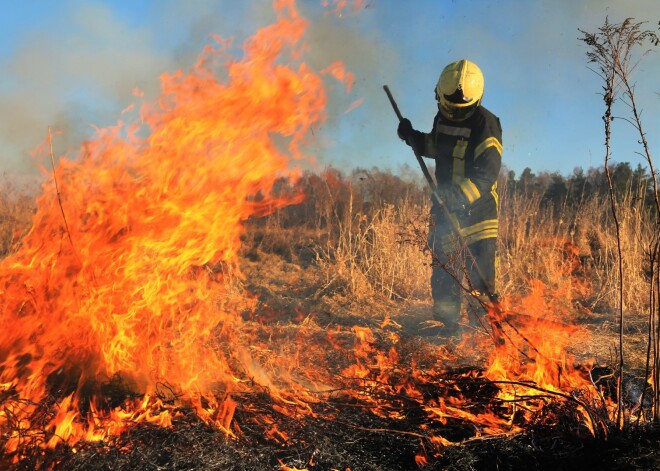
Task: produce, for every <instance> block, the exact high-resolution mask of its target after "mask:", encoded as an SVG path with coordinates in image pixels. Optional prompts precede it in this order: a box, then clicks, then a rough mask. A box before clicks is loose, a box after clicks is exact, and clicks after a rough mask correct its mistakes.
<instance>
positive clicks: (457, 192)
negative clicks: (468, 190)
mask: <svg viewBox="0 0 660 471" xmlns="http://www.w3.org/2000/svg"><path fill="white" fill-rule="evenodd" d="M437 192H438V196H439V197H440V199H441V200H442V202H443V203H444V204H445V206H446V207H447V209H448V210H449V211H450V212H452V213H457V212H460V211H465V210H466V209H467V207H468V205H469V202H468V200H467V197H466V196H465V195H464V194H463V191H461V189H460V188H459V187H457V186H452V187H450V188H448V189H446V190H440V189H438V190H437Z"/></svg>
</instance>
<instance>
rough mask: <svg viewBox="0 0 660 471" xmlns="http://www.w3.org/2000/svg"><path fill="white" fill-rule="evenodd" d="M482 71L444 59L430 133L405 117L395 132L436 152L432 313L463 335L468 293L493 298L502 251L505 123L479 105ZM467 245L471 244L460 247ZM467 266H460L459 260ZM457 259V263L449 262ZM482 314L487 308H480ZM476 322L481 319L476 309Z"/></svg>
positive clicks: (449, 332) (427, 153)
mask: <svg viewBox="0 0 660 471" xmlns="http://www.w3.org/2000/svg"><path fill="white" fill-rule="evenodd" d="M483 92H484V77H483V74H482V72H481V70H480V69H479V67H478V66H477V65H476V64H475V63H473V62H470V61H469V60H466V59H462V60H459V61H456V62H452V63H451V64H449V65H447V66H446V67H445V68H444V69H443V71H442V73H441V74H440V79H439V80H438V83H437V85H436V88H435V98H436V100H437V103H438V113H437V115H436V116H435V119H434V121H433V128H432V130H431V132H430V133H424V132H420V131H417V130H415V129H413V127H412V124H411V123H410V120H408V119H405V118H404V119H402V120H401V121H400V123H399V127H398V129H397V134H398V136H399V137H400V138H401V139H403V140H404V141H406V143H407V144H408V145H410V146H411V147H413V149H415V151H416V152H417V153H418V154H420V155H422V156H424V157H427V158H431V159H434V160H435V180H436V184H437V192H438V196H439V199H440V200H441V201H442V202H444V204H445V206H446V209H443V208H442V207H441V205H440V204H439V203H438V201H437V199H436V198H433V202H432V206H431V224H430V230H429V240H428V242H429V247H430V248H431V249H432V250H433V258H434V263H433V270H432V275H431V292H432V295H433V317H434V319H435V320H436V321H439V322H441V323H442V325H443V327H442V331H441V332H440V335H441V336H442V337H453V336H456V335H459V333H460V328H459V320H460V316H461V308H462V299H463V293H464V292H465V291H468V292H469V293H470V294H472V296H474V297H476V298H477V299H478V300H479V301H480V304H481V306H484V305H485V303H487V302H490V301H494V296H495V293H496V291H495V265H496V258H497V230H498V217H497V177H498V174H499V172H500V167H501V163H502V128H501V126H500V121H499V118H497V116H495V115H494V114H492V113H491V112H490V111H488V110H487V109H486V108H484V107H483V106H482V105H481V99H482V97H483ZM462 244H464V245H463V249H464V248H465V246H467V249H468V250H461V245H462ZM457 260H458V261H461V263H460V264H459V265H460V266H462V267H463V270H460V269H457V268H456V261H457ZM452 267H453V268H452ZM479 312H480V313H481V314H483V312H484V311H483V310H479ZM470 321H471V322H472V323H479V319H478V318H476V319H475V318H474V317H472V318H471V319H470Z"/></svg>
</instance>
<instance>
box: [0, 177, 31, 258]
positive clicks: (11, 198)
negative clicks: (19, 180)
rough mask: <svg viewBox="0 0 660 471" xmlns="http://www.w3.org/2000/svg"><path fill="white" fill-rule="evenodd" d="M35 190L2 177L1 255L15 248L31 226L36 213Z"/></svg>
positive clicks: (0, 214)
mask: <svg viewBox="0 0 660 471" xmlns="http://www.w3.org/2000/svg"><path fill="white" fill-rule="evenodd" d="M34 209H35V201H34V196H33V191H32V190H31V189H30V188H29V187H28V186H25V187H24V186H23V185H17V184H14V183H12V182H11V181H10V180H9V178H8V177H7V176H3V178H2V179H0V257H5V256H7V255H8V254H9V253H11V252H12V251H13V250H15V249H16V248H17V246H18V244H19V243H20V240H21V238H22V236H23V235H24V234H25V233H26V232H27V231H28V229H29V228H30V224H31V222H32V215H33V214H34Z"/></svg>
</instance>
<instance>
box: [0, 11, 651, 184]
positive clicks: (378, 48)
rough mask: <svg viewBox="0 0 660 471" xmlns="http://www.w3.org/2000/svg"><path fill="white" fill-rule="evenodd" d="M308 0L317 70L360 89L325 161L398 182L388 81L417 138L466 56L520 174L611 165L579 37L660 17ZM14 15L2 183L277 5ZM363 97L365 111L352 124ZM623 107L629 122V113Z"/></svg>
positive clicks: (269, 17)
mask: <svg viewBox="0 0 660 471" xmlns="http://www.w3.org/2000/svg"><path fill="white" fill-rule="evenodd" d="M297 3H298V7H299V9H300V11H301V13H302V14H303V16H305V17H306V18H307V19H308V20H309V28H308V31H307V37H306V40H307V42H308V43H309V46H310V52H309V55H308V57H306V61H307V62H308V63H309V64H310V65H312V66H313V67H315V68H316V69H317V70H320V69H321V68H323V67H325V66H326V65H328V64H329V63H331V62H333V61H334V60H341V61H343V62H344V63H345V64H346V66H347V68H348V69H349V70H350V71H351V72H353V73H354V74H355V77H356V82H355V85H354V87H353V89H352V91H351V92H350V93H345V92H344V91H343V90H342V89H341V87H340V86H339V84H337V83H331V82H328V86H329V87H330V88H331V95H330V96H331V102H330V104H329V116H330V118H329V120H328V122H327V123H326V125H325V126H324V127H323V129H321V130H319V144H318V146H317V147H316V148H315V153H316V154H317V157H318V160H319V162H320V163H321V164H322V165H325V164H331V165H334V166H336V167H340V168H350V167H352V166H361V167H366V168H370V167H372V166H378V167H380V168H390V169H393V170H397V169H398V168H399V167H400V166H401V165H403V164H405V163H408V164H410V165H411V166H413V167H414V166H415V165H416V163H415V160H414V157H413V156H412V154H411V152H410V150H409V149H408V148H407V147H406V146H405V145H403V144H402V143H401V142H400V141H399V139H398V138H397V137H396V133H395V129H396V118H395V116H394V114H393V112H392V111H391V109H390V108H389V103H388V102H387V100H386V97H385V94H384V93H383V90H382V85H384V84H388V85H389V86H390V88H391V89H392V92H393V93H394V95H395V97H396V99H397V101H398V103H399V107H400V108H401V110H402V112H403V113H404V114H405V115H406V116H408V117H409V118H410V119H411V120H412V122H413V125H414V126H415V127H416V128H418V129H420V130H429V129H430V126H431V123H432V120H433V116H434V114H435V112H436V110H437V108H436V104H435V100H434V95H433V89H434V87H435V84H436V81H437V78H438V75H439V73H440V71H441V70H442V68H443V67H444V65H446V64H447V63H448V62H451V61H453V60H456V59H459V58H469V59H471V60H473V61H474V62H476V63H477V64H478V65H479V66H480V67H481V68H482V70H483V72H484V75H485V77H486V92H485V96H484V101H483V104H484V105H485V106H486V107H487V108H489V109H490V110H491V111H492V112H494V113H495V114H496V115H498V116H499V117H500V119H501V122H502V126H503V130H504V137H503V141H504V156H503V158H504V163H505V165H506V166H507V167H508V168H509V169H512V170H514V171H516V172H517V173H518V174H519V173H520V172H521V171H522V170H523V169H524V168H525V167H530V168H532V169H533V170H534V171H536V172H539V171H558V172H560V173H562V174H570V173H571V172H572V170H573V168H575V167H577V166H581V167H583V168H585V169H586V168H588V167H590V166H600V165H602V164H603V158H604V145H603V141H604V138H603V126H602V121H601V118H600V117H601V115H602V113H603V104H602V99H601V97H600V96H599V95H598V92H599V91H600V89H601V81H600V79H599V78H598V77H597V76H596V75H595V74H594V73H593V72H592V71H590V70H589V69H588V68H587V63H586V58H585V52H586V48H585V46H584V45H583V43H582V42H581V41H579V40H578V37H579V36H580V33H579V31H578V28H581V29H584V30H587V31H592V32H593V31H595V30H596V29H597V27H598V26H600V25H602V24H603V21H604V19H605V16H606V15H607V16H609V19H610V21H611V22H620V21H622V20H623V19H624V18H625V17H627V16H631V17H634V18H635V19H636V20H639V21H648V24H647V26H648V27H649V28H654V27H656V25H657V24H658V19H659V16H660V15H659V13H660V9H658V3H657V0H583V1H580V0H572V1H569V0H492V1H491V0H454V1H450V0H435V1H432V0H414V1H398V0H365V2H364V3H365V6H364V7H363V8H361V9H360V10H359V11H358V12H356V13H354V12H352V11H351V10H350V9H349V10H347V11H346V13H345V14H343V15H342V16H341V17H337V16H336V15H332V14H328V9H324V8H323V7H322V6H321V0H298V2H297ZM3 7H4V9H3V13H2V15H0V71H2V72H1V73H0V171H9V172H14V171H17V172H27V171H30V170H31V169H32V168H34V164H33V162H32V161H31V159H30V157H28V152H29V149H31V148H33V147H35V146H36V145H37V144H39V142H41V141H42V140H43V138H44V136H45V135H46V133H47V128H48V126H49V125H52V126H54V127H55V128H57V129H61V130H62V131H63V132H64V136H63V137H62V138H61V139H60V141H59V147H60V148H62V147H67V146H75V144H76V142H78V141H79V140H80V139H81V138H84V137H86V136H88V135H89V133H90V125H96V126H105V125H109V124H113V123H114V122H116V120H117V119H118V118H119V117H120V112H121V110H122V109H123V108H124V107H125V106H126V105H127V104H128V103H130V102H131V101H132V96H131V93H132V90H133V88H134V87H136V86H137V87H139V88H141V89H143V90H145V91H147V92H148V93H149V92H152V93H155V91H156V90H157V89H158V77H159V75H160V74H161V73H162V72H165V71H169V72H172V71H175V70H177V69H179V68H184V69H185V68H187V67H188V66H190V64H192V63H193V62H194V60H195V58H196V56H197V54H198V53H199V52H200V50H201V48H202V47H203V45H204V44H205V43H206V42H207V41H208V39H209V36H210V35H211V34H215V33H217V34H219V35H221V36H223V37H233V38H235V41H236V43H239V44H240V42H242V40H243V39H245V38H246V37H248V36H250V35H252V34H253V33H254V32H256V31H257V30H258V29H259V28H260V27H263V26H264V25H266V24H269V23H270V22H272V21H273V19H274V14H273V9H272V6H271V2H270V1H269V0H259V1H251V2H250V1H245V2H238V1H233V0H187V1H178V0H133V1H128V0H126V1H111V0H97V1H94V0H87V1H82V0H60V1H55V0H39V1H37V0H23V1H21V2H6V3H5V4H3ZM659 53H660V49H658V50H657V51H656V52H654V53H652V54H650V55H647V56H645V57H644V58H643V60H642V62H641V63H640V65H639V67H638V68H637V69H636V71H635V75H634V79H635V81H636V83H637V98H638V103H639V104H640V105H641V108H643V113H644V114H643V120H644V125H645V130H646V132H647V138H648V141H649V144H650V146H651V151H652V153H655V155H656V157H657V153H658V149H659V148H660V140H659V137H658V136H659V134H660V133H659V132H658V131H660V112H659V111H660V95H659V93H660V86H659V82H658V79H657V77H660V55H659ZM358 98H364V102H363V104H362V106H361V107H359V108H357V109H356V110H354V111H352V112H351V113H348V114H344V110H346V108H347V107H348V106H349V104H350V103H352V102H353V101H354V100H356V99H358ZM617 111H618V113H617V114H619V115H622V114H623V115H625V114H626V113H627V109H626V108H625V106H619V107H618V109H617ZM640 150H641V149H640V147H639V146H638V144H637V136H636V134H635V133H634V131H633V130H632V129H631V128H630V126H629V125H628V124H626V123H625V122H623V121H622V120H618V121H615V122H614V143H613V156H612V157H613V159H614V160H616V161H619V162H624V161H628V162H631V163H632V164H633V165H636V164H637V163H638V162H642V160H641V158H640V157H639V156H638V155H637V154H636V152H638V151H640ZM59 151H63V149H59ZM656 165H657V164H656Z"/></svg>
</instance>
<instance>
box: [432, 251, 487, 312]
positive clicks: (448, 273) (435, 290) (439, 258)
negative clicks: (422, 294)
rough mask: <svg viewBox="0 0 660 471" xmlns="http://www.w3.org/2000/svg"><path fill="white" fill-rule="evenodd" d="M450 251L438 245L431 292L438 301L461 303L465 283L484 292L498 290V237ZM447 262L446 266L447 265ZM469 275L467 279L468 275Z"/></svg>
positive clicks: (435, 252) (435, 300)
mask: <svg viewBox="0 0 660 471" xmlns="http://www.w3.org/2000/svg"><path fill="white" fill-rule="evenodd" d="M467 248H468V250H461V249H460V248H459V249H458V250H456V251H452V252H450V253H444V252H443V251H442V250H438V248H435V249H434V263H433V272H432V274H431V294H432V295H433V301H434V302H444V303H451V302H452V301H453V302H454V303H455V304H458V305H460V304H461V295H462V293H461V291H462V289H461V287H460V286H459V283H463V286H466V287H467V288H469V289H470V290H471V291H478V292H480V293H481V294H482V295H487V294H495V265H496V263H495V261H496V257H497V239H495V238H489V239H483V240H479V241H477V242H475V243H473V244H470V245H469V246H468V247H467ZM443 265H444V266H443ZM466 277H467V279H465V278H466Z"/></svg>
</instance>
